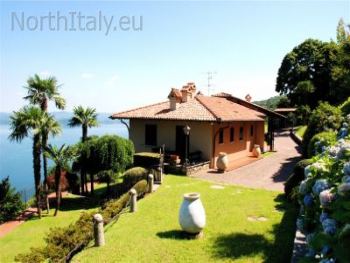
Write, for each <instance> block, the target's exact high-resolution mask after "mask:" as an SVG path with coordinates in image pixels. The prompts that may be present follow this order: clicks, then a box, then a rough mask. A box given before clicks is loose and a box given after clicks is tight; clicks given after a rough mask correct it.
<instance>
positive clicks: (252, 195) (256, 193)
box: [73, 175, 296, 262]
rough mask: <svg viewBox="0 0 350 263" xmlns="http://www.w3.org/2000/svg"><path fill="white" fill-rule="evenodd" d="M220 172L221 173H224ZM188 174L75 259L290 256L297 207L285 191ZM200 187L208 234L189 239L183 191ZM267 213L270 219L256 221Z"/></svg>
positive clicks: (194, 259) (266, 259)
mask: <svg viewBox="0 0 350 263" xmlns="http://www.w3.org/2000/svg"><path fill="white" fill-rule="evenodd" d="M218 176H219V175H218ZM212 185H213V184H212V183H210V182H206V181H202V180H199V179H193V178H190V177H182V176H170V175H168V176H166V178H165V183H164V184H163V185H162V186H161V187H160V188H159V189H158V190H157V192H155V193H153V194H152V195H149V196H147V197H146V198H144V199H141V200H140V201H139V202H138V211H137V212H136V213H133V214H131V213H125V214H123V215H122V216H121V217H120V218H119V220H118V221H117V222H116V223H115V224H113V225H111V226H107V229H106V234H105V238H106V245H105V246H104V247H100V248H96V247H93V246H92V244H91V245H90V246H89V247H87V248H86V249H85V250H83V251H82V252H81V253H79V254H78V255H76V256H75V257H74V258H73V262H232V261H235V262H289V261H290V255H291V252H292V244H293V238H294V227H295V226H294V225H295V218H296V208H295V207H294V206H292V205H290V204H286V203H285V202H284V199H283V197H282V194H281V193H279V192H272V191H265V190H253V189H249V188H243V187H235V186H226V185H225V186H224V189H214V188H211V186H212ZM194 191H195V192H199V193H200V194H201V200H202V202H203V205H204V207H205V210H206V215H207V226H206V228H205V230H204V237H203V238H202V239H200V240H189V239H187V238H186V236H184V234H183V232H181V230H180V227H179V224H178V210H179V207H180V205H181V202H182V195H183V194H184V193H186V192H194ZM249 217H252V218H255V217H256V218H258V217H265V218H266V219H267V221H254V220H253V221H250V220H248V218H249Z"/></svg>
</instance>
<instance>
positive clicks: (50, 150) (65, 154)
mask: <svg viewBox="0 0 350 263" xmlns="http://www.w3.org/2000/svg"><path fill="white" fill-rule="evenodd" d="M45 155H46V156H47V157H48V158H49V159H51V160H52V161H53V162H54V163H55V192H56V210H55V214H54V216H56V215H57V212H58V210H59V209H60V206H61V195H62V193H61V174H62V172H63V169H64V168H66V167H68V165H69V162H70V161H71V160H72V159H73V158H74V156H75V154H74V152H73V151H72V150H71V148H70V147H69V146H65V145H64V144H63V145H62V146H61V147H60V148H58V147H56V146H52V145H51V144H49V145H48V146H47V147H46V148H45Z"/></svg>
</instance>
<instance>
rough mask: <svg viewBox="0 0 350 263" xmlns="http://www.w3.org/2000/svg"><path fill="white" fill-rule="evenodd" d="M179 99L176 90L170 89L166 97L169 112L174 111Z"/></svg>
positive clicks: (179, 94) (178, 93)
mask: <svg viewBox="0 0 350 263" xmlns="http://www.w3.org/2000/svg"><path fill="white" fill-rule="evenodd" d="M181 97H182V96H181V92H180V91H179V90H178V89H175V88H172V89H171V91H170V93H169V95H168V99H169V106H170V110H176V106H177V105H176V104H177V103H180V102H181Z"/></svg>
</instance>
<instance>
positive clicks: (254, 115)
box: [196, 95, 265, 121]
mask: <svg viewBox="0 0 350 263" xmlns="http://www.w3.org/2000/svg"><path fill="white" fill-rule="evenodd" d="M196 98H197V99H198V100H199V101H200V102H201V103H202V104H203V105H204V106H205V107H207V109H208V110H209V111H210V112H211V113H212V114H213V115H214V116H215V117H216V118H218V119H219V120H221V121H261V120H264V117H265V114H263V113H261V112H258V111H256V110H253V109H250V108H248V107H245V106H243V105H240V104H238V103H235V102H233V101H231V100H229V99H228V97H226V96H220V97H216V96H215V97H214V96H212V97H208V96H202V95H199V96H197V97H196Z"/></svg>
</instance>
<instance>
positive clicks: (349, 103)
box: [340, 97, 350, 116]
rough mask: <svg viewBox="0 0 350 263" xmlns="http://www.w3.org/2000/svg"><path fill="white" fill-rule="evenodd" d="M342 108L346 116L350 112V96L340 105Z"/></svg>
mask: <svg viewBox="0 0 350 263" xmlns="http://www.w3.org/2000/svg"><path fill="white" fill-rule="evenodd" d="M340 110H341V112H342V113H343V115H344V116H346V115H348V114H350V97H349V98H348V99H347V100H346V101H344V103H343V104H342V105H340Z"/></svg>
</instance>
